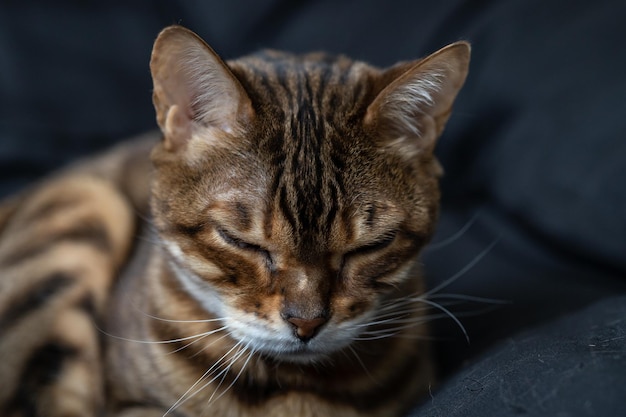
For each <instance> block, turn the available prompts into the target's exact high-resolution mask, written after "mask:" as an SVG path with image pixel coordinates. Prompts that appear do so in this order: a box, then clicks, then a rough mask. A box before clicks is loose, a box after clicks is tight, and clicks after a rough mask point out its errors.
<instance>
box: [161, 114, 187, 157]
mask: <svg viewBox="0 0 626 417" xmlns="http://www.w3.org/2000/svg"><path fill="white" fill-rule="evenodd" d="M163 133H164V135H165V138H166V142H165V146H166V148H167V149H168V150H174V149H176V148H178V147H179V146H182V145H183V144H184V143H185V142H186V141H187V140H188V139H189V138H190V137H191V119H190V118H189V116H188V114H187V111H185V110H184V109H181V108H180V107H179V106H178V105H176V104H175V105H173V106H172V107H170V108H169V110H167V115H166V118H165V123H164V126H163Z"/></svg>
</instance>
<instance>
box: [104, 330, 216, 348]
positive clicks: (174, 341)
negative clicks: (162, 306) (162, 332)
mask: <svg viewBox="0 0 626 417" xmlns="http://www.w3.org/2000/svg"><path fill="white" fill-rule="evenodd" d="M96 329H97V330H98V331H99V332H101V333H102V334H104V335H105V336H107V337H112V338H114V339H117V340H123V341H125V342H132V343H143V344H147V345H162V344H168V343H178V342H184V341H186V340H192V339H197V338H202V337H206V336H210V335H212V334H215V333H217V332H220V331H222V330H224V329H226V326H222V327H218V328H217V329H214V330H210V331H208V332H203V333H198V334H194V335H192V336H185V337H180V338H178V339H170V340H139V339H130V338H127V337H122V336H117V335H114V334H112V333H109V332H107V331H105V330H104V329H101V328H99V327H96Z"/></svg>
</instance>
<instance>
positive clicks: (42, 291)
mask: <svg viewBox="0 0 626 417" xmlns="http://www.w3.org/2000/svg"><path fill="white" fill-rule="evenodd" d="M74 282H75V279H74V277H72V276H71V275H69V274H67V273H65V272H55V273H52V274H51V275H49V276H46V277H43V278H42V279H41V280H40V282H39V283H38V284H37V285H35V286H34V287H32V288H31V289H30V291H29V292H28V293H27V294H26V295H24V296H22V297H19V298H17V299H14V300H12V302H11V304H9V306H8V308H7V309H6V310H5V311H4V313H3V314H2V316H1V317H0V335H2V334H3V332H5V331H6V330H7V329H9V328H10V327H11V326H14V325H16V324H17V322H19V321H20V319H22V318H23V317H24V316H26V315H28V314H29V313H31V312H33V311H35V310H38V309H39V308H41V307H42V306H43V305H45V304H46V303H47V302H48V301H49V300H50V299H51V298H52V297H53V296H54V295H56V294H58V293H59V292H61V291H63V290H65V289H66V288H68V287H69V286H70V285H71V284H72V283H74Z"/></svg>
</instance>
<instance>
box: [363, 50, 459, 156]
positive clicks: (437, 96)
mask: <svg viewBox="0 0 626 417" xmlns="http://www.w3.org/2000/svg"><path fill="white" fill-rule="evenodd" d="M469 60H470V45H469V44H468V43H467V42H457V43H453V44H451V45H448V46H446V47H444V48H442V49H440V50H439V51H437V52H435V53H434V54H432V55H430V56H428V57H426V58H424V59H422V60H420V61H417V62H415V63H413V64H408V65H407V64H405V65H403V66H402V67H401V68H402V70H403V71H401V72H400V73H399V74H398V72H399V71H398V68H391V69H390V70H388V71H387V73H386V74H384V75H383V76H384V77H385V76H386V77H392V79H391V81H389V84H387V86H386V87H384V88H383V89H382V91H381V92H380V93H379V94H378V96H377V97H376V98H375V99H374V101H373V102H372V103H371V104H370V105H369V107H368V108H367V112H366V115H365V124H366V126H372V127H374V128H375V129H376V130H377V132H378V135H379V136H380V137H381V138H382V140H383V141H385V142H384V143H383V144H382V145H383V146H384V147H385V148H388V149H389V150H391V151H397V152H399V153H400V154H401V155H403V156H406V157H409V158H410V157H412V156H415V155H416V154H419V153H423V152H428V153H431V152H432V151H433V149H434V146H435V143H436V140H437V138H438V137H439V136H440V135H441V132H442V131H443V128H444V126H445V124H446V121H447V120H448V117H449V116H450V112H451V110H452V104H453V102H454V99H455V98H456V96H457V94H458V92H459V90H460V89H461V87H462V86H463V83H464V82H465V78H466V76H467V72H468V68H469Z"/></svg>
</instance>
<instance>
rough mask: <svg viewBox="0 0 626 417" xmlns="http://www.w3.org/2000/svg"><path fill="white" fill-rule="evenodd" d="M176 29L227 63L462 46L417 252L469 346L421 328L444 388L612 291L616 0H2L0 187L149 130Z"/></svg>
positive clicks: (625, 129)
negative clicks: (165, 35)
mask: <svg viewBox="0 0 626 417" xmlns="http://www.w3.org/2000/svg"><path fill="white" fill-rule="evenodd" d="M174 23H176V24H181V25H184V26H186V27H188V28H190V29H192V30H194V31H195V32H197V33H198V34H199V35H200V36H202V37H203V38H204V39H205V40H206V41H207V42H208V43H209V44H210V45H211V46H212V47H213V48H214V49H215V50H216V51H217V52H218V53H219V54H221V55H222V56H223V57H224V58H226V59H228V58H234V57H237V56H240V55H242V54H246V53H248V52H252V51H254V50H257V49H259V48H278V49H285V50H289V51H294V52H301V51H302V52H303V51H312V50H324V51H328V52H334V53H343V54H347V55H349V56H351V57H353V58H356V59H361V60H366V61H368V62H371V63H373V64H377V65H380V66H387V65H391V64H393V63H394V62H396V61H398V60H408V59H415V58H418V57H420V56H424V55H426V54H428V53H430V52H433V51H435V50H437V49H438V48H440V47H442V46H444V45H445V44H447V43H450V42H453V41H456V40H460V39H465V40H469V41H470V42H471V43H472V45H473V58H472V65H471V71H470V76H469V78H468V80H467V83H466V86H465V88H464V89H463V91H462V92H461V94H460V96H459V98H458V101H457V104H456V106H455V111H454V113H453V116H452V118H451V120H450V122H449V124H448V128H447V130H446V131H445V133H444V135H443V137H442V138H441V140H440V142H439V145H438V148H437V155H438V156H439V158H440V160H441V162H442V163H443V165H444V167H445V170H446V175H445V177H444V179H443V181H442V186H443V208H442V214H441V222H440V226H439V229H438V232H437V236H436V237H435V239H434V242H433V245H432V247H431V248H429V249H427V250H426V251H425V253H424V255H423V263H424V269H425V272H426V276H427V278H428V281H429V286H430V287H431V288H437V287H438V286H439V285H440V284H442V283H443V284H445V285H443V286H442V287H441V288H439V289H438V291H437V293H438V295H436V296H435V297H434V298H433V300H435V301H438V302H441V303H442V305H444V306H446V307H447V308H449V309H450V310H452V311H453V312H455V313H456V314H457V315H458V317H459V319H460V320H461V321H462V323H463V325H464V326H465V329H466V331H467V333H468V336H469V340H470V341H469V343H468V342H467V341H466V340H465V336H464V334H463V332H462V331H461V330H460V329H459V328H458V326H456V324H455V323H454V322H453V321H452V320H450V319H441V320H436V321H434V322H433V330H434V333H435V337H436V340H437V342H436V343H437V348H436V352H437V355H438V358H439V362H440V365H441V366H440V369H441V370H442V375H443V376H444V378H445V377H446V376H447V375H449V374H450V373H451V372H453V371H455V370H457V369H459V366H460V365H461V364H462V363H463V362H465V361H467V360H470V359H472V358H473V357H475V355H477V354H478V353H480V352H482V351H483V350H484V349H485V348H487V347H489V346H491V345H493V344H494V343H497V342H498V341H501V340H506V339H507V338H508V337H511V336H512V335H513V334H515V333H517V332H519V331H520V330H522V329H525V328H529V327H531V326H534V325H537V324H539V323H542V322H546V321H549V320H551V319H553V318H557V317H561V316H563V315H565V314H568V313H570V312H572V311H575V310H578V309H581V308H583V307H584V306H586V305H588V304H590V303H592V302H594V301H597V300H601V299H604V298H607V297H610V296H612V295H615V294H619V293H621V294H624V293H626V47H625V46H624V43H625V41H626V2H624V1H621V0H620V1H618V0H595V1H587V0H570V1H568V2H562V1H556V0H506V1H505V0H499V1H488V0H484V1H461V0H447V1H439V2H433V1H430V2H426V1H415V0H407V1H401V0H395V1H393V0H391V1H382V0H380V1H375V0H360V1H337V0H318V1H288V0H229V1H200V0H196V1H191V0H185V1H173V0H161V1H128V2H126V1H124V2H122V1H107V2H104V1H102V2H97V1H61V0H58V1H55V2H45V1H29V0H23V1H10V0H4V1H3V2H1V3H0V195H3V196H4V195H7V194H9V193H11V192H15V191H16V190H19V189H20V188H22V187H24V186H26V185H27V184H29V183H31V182H33V181H35V180H36V179H38V178H40V177H41V176H43V175H45V174H46V173H47V172H49V171H50V170H53V169H55V168H58V167H59V166H61V165H63V164H65V163H67V162H68V161H70V160H74V159H76V158H77V157H79V156H81V155H85V154H91V153H94V152H96V151H98V150H101V149H104V148H106V147H109V146H110V145H111V144H113V143H115V142H117V141H120V140H123V139H126V138H128V137H129V136H132V135H135V134H139V133H142V132H144V131H147V130H151V129H154V128H155V127H156V124H155V120H154V113H153V108H152V103H151V80H150V73H149V69H148V62H149V57H150V50H151V46H152V42H153V40H154V38H155V36H156V34H157V33H158V32H159V30H160V29H162V28H163V27H164V26H166V25H170V24H174ZM456 295H459V296H461V297H460V298H459V297H457V296H456ZM477 297H480V298H486V299H492V300H491V301H490V300H481V299H479V298H477ZM495 300H499V302H496V301H495Z"/></svg>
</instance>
